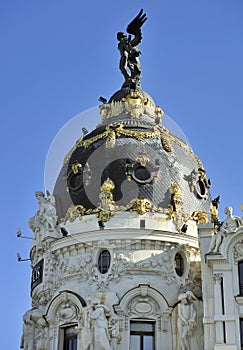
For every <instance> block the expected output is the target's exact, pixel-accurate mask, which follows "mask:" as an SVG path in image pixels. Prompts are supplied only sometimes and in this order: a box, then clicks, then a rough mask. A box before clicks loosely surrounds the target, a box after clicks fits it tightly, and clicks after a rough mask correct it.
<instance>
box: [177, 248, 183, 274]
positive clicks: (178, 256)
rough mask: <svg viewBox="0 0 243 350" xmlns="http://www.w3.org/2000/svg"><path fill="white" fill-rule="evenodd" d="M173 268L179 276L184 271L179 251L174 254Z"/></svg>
mask: <svg viewBox="0 0 243 350" xmlns="http://www.w3.org/2000/svg"><path fill="white" fill-rule="evenodd" d="M175 270H176V273H177V275H178V276H180V277H181V276H182V275H183V273H184V259H183V257H182V255H181V254H180V253H176V255H175Z"/></svg>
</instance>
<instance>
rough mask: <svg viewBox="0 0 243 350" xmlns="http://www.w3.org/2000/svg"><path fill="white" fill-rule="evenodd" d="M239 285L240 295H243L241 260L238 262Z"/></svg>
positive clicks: (242, 265)
mask: <svg viewBox="0 0 243 350" xmlns="http://www.w3.org/2000/svg"><path fill="white" fill-rule="evenodd" d="M238 266H239V287H240V295H243V261H240V262H239V264H238Z"/></svg>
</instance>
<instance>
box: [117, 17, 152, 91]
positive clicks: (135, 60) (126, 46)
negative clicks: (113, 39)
mask: <svg viewBox="0 0 243 350" xmlns="http://www.w3.org/2000/svg"><path fill="white" fill-rule="evenodd" d="M146 21H147V17H146V14H145V13H143V10H141V11H140V12H139V14H138V15H137V16H136V17H135V18H134V20H132V22H131V23H130V24H128V26H127V33H128V34H130V35H128V36H127V35H126V34H125V33H123V32H118V33H117V39H118V41H119V43H118V49H119V51H120V54H121V59H120V66H119V68H120V70H121V72H122V74H123V76H124V78H125V82H124V84H123V87H130V88H132V89H134V90H135V89H136V88H137V87H138V86H140V80H141V65H140V61H139V55H140V54H141V51H140V50H139V48H138V46H137V45H138V44H140V43H141V41H142V31H141V27H142V25H143V24H144V23H145V22H146ZM131 34H132V35H134V38H133V39H132V35H131ZM127 68H129V70H130V73H129V72H128V71H127Z"/></svg>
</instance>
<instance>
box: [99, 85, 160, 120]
mask: <svg viewBox="0 0 243 350" xmlns="http://www.w3.org/2000/svg"><path fill="white" fill-rule="evenodd" d="M99 109H100V114H101V120H102V123H103V122H104V121H105V120H107V119H110V118H112V117H117V116H118V115H121V114H125V115H129V117H131V118H132V119H139V118H140V117H141V116H142V115H143V114H145V115H147V116H149V117H150V118H153V119H158V118H159V119H160V118H161V117H162V116H163V114H164V111H163V110H162V109H161V108H159V107H156V106H155V105H154V104H153V103H152V102H151V101H150V100H149V99H145V98H143V96H142V95H141V94H140V93H139V92H136V91H133V92H132V93H131V94H130V95H128V96H127V97H125V98H123V99H122V100H121V101H112V102H111V103H104V104H102V105H100V106H99ZM99 125H100V124H99Z"/></svg>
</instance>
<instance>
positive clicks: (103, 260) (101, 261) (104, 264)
mask: <svg viewBox="0 0 243 350" xmlns="http://www.w3.org/2000/svg"><path fill="white" fill-rule="evenodd" d="M110 264H111V255H110V252H109V250H107V249H104V250H102V251H101V252H100V255H99V258H98V269H99V271H100V273H102V274H105V273H106V272H107V271H108V270H109V267H110Z"/></svg>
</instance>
